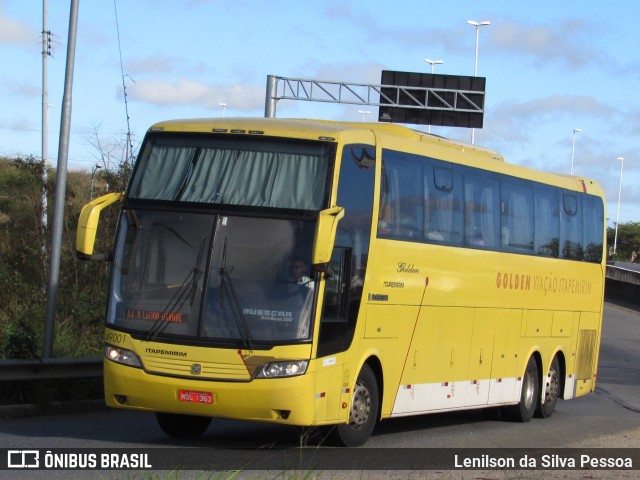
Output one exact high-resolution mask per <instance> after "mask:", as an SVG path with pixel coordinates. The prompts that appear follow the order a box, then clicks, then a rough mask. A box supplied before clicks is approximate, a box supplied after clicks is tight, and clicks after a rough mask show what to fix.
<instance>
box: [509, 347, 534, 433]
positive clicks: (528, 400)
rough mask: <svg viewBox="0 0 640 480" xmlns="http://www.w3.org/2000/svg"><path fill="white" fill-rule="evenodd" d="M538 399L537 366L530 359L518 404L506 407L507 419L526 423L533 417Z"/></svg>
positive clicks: (523, 378)
mask: <svg viewBox="0 0 640 480" xmlns="http://www.w3.org/2000/svg"><path fill="white" fill-rule="evenodd" d="M539 398H540V381H539V379H538V364H537V363H536V359H535V358H533V357H531V358H529V362H528V363H527V368H526V370H525V371H524V376H523V377H522V391H521V393H520V402H519V403H518V404H517V405H513V406H511V407H507V410H506V414H507V418H508V419H509V420H511V421H514V422H523V423H524V422H528V421H529V420H531V417H533V414H534V412H535V411H536V407H537V406H538V402H539Z"/></svg>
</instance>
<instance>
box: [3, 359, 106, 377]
mask: <svg viewBox="0 0 640 480" xmlns="http://www.w3.org/2000/svg"><path fill="white" fill-rule="evenodd" d="M101 376H102V357H78V358H46V359H33V360H0V381H17V380H49V379H55V378H99V377H101Z"/></svg>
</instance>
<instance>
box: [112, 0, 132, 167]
mask: <svg viewBox="0 0 640 480" xmlns="http://www.w3.org/2000/svg"><path fill="white" fill-rule="evenodd" d="M113 10H114V12H115V16H116V33H117V35H118V52H119V54H120V74H121V75H122V92H123V94H124V112H125V115H126V117H127V146H126V148H125V158H124V161H125V162H127V163H128V162H129V159H130V157H132V156H133V143H132V142H131V125H130V123H129V103H128V102H127V85H126V83H125V81H124V77H125V74H124V66H123V64H122V45H121V43H120V26H119V24H118V7H117V5H116V0H113ZM127 76H128V77H129V78H130V79H131V81H133V79H132V78H131V77H130V76H129V75H127Z"/></svg>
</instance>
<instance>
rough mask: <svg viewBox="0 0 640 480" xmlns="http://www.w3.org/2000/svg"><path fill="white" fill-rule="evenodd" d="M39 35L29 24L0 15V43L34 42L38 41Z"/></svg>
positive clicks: (19, 43)
mask: <svg viewBox="0 0 640 480" xmlns="http://www.w3.org/2000/svg"><path fill="white" fill-rule="evenodd" d="M38 35H39V34H38V33H36V32H35V31H33V30H32V29H31V28H30V27H29V26H28V25H27V24H25V23H22V22H19V21H17V20H13V19H11V18H8V17H4V16H0V43H4V44H18V45H21V44H32V43H33V42H36V41H38Z"/></svg>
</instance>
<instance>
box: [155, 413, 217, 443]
mask: <svg viewBox="0 0 640 480" xmlns="http://www.w3.org/2000/svg"><path fill="white" fill-rule="evenodd" d="M156 420H158V425H160V428H161V429H162V431H163V432H164V433H166V434H167V435H170V436H172V437H183V438H194V437H199V436H200V435H202V434H203V433H204V431H205V430H206V429H207V428H208V427H209V424H211V417H198V416H196V415H179V414H177V413H160V412H158V413H156Z"/></svg>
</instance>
